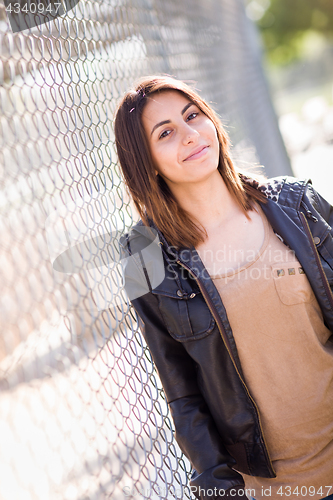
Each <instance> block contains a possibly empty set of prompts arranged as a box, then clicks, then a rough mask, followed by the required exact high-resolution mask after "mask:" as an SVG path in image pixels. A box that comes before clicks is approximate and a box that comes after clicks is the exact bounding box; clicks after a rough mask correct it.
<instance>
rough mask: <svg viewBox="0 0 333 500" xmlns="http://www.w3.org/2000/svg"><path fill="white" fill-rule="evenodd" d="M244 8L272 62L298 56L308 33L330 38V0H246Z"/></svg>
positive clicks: (332, 22) (332, 2) (332, 14)
mask: <svg viewBox="0 0 333 500" xmlns="http://www.w3.org/2000/svg"><path fill="white" fill-rule="evenodd" d="M246 10H247V14H248V16H249V17H250V18H251V19H253V20H254V21H256V23H257V25H258V27H259V29H260V31H261V33H262V37H263V40H264V45H265V48H266V50H267V52H268V57H269V59H270V61H271V62H273V63H277V64H283V63H288V62H290V61H291V60H293V59H295V58H297V57H299V56H300V54H301V52H302V46H303V41H304V39H305V38H306V37H307V35H308V34H309V33H311V32H312V33H313V32H317V33H320V34H322V35H324V36H327V37H332V38H333V0H249V1H248V2H247V9H246Z"/></svg>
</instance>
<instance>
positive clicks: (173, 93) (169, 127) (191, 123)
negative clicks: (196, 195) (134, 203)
mask: <svg viewBox="0 0 333 500" xmlns="http://www.w3.org/2000/svg"><path fill="white" fill-rule="evenodd" d="M142 121H143V126H144V130H145V133H146V135H147V138H148V142H149V145H150V151H151V155H152V158H153V161H154V163H155V168H156V173H159V174H160V175H161V176H162V177H163V178H164V179H165V181H166V182H167V184H168V185H169V187H170V188H171V189H172V187H173V186H174V185H175V184H182V183H184V184H188V183H193V182H202V181H203V180H205V179H206V178H208V177H209V176H210V175H212V173H213V172H216V170H217V167H218V163H219V143H218V139H217V133H216V129H215V125H214V124H213V122H212V121H211V120H210V119H209V118H208V117H207V116H206V115H205V114H204V113H203V112H202V111H201V110H200V109H199V108H198V107H197V106H196V105H195V104H193V103H192V101H190V100H189V99H188V98H187V97H185V96H184V94H182V93H181V92H178V91H177V90H165V91H162V92H161V93H156V94H154V95H152V96H151V97H150V98H149V99H148V103H147V104H146V106H145V108H144V110H143V113H142Z"/></svg>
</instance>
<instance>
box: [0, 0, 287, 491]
mask: <svg viewBox="0 0 333 500" xmlns="http://www.w3.org/2000/svg"><path fill="white" fill-rule="evenodd" d="M0 45H1V48H0V51H1V59H0V64H1V66H0V69H1V71H0V82H1V87H0V109H1V111H0V114H1V116H0V123H1V132H0V140H1V146H0V155H1V162H0V163H1V166H0V210H1V219H0V225H1V229H0V234H1V240H0V241H1V243H0V245H1V250H0V262H1V266H0V282H1V288H2V294H1V323H2V325H1V332H2V333H1V337H0V388H1V395H0V442H1V446H0V498H1V500H88V499H89V500H101V499H109V498H112V499H114V500H120V499H121V500H122V499H123V498H125V497H126V498H138V497H139V498H161V499H170V498H179V499H180V498H181V499H183V498H191V493H190V491H189V487H188V476H189V473H190V464H189V462H188V461H187V459H186V458H185V457H184V456H183V455H182V453H181V451H180V449H179V448H178V445H177V443H176V442H175V439H174V435H173V427H172V426H173V424H172V421H171V419H170V415H169V411H168V407H167V405H166V402H165V398H164V396H163V391H162V387H161V384H160V381H159V379H158V376H157V374H156V372H155V371H154V368H153V365H152V361H151V358H150V355H149V351H148V350H147V349H146V346H145V344H144V340H143V338H142V337H141V335H140V332H139V331H138V324H137V320H136V316H135V313H134V311H133V309H132V308H131V307H130V304H129V302H128V300H127V298H126V296H125V292H124V290H123V287H122V279H121V271H120V269H119V265H118V264H117V255H116V254H117V246H116V245H110V244H109V243H110V235H121V234H124V233H125V232H127V231H128V230H129V228H130V227H131V225H132V224H133V220H136V217H137V216H136V214H135V213H134V212H133V210H132V208H131V204H130V200H129V198H128V196H127V194H126V191H125V190H124V186H123V184H122V181H121V177H120V174H119V168H118V166H117V159H116V156H115V151H114V147H113V141H114V136H113V130H112V119H113V114H114V110H115V106H116V104H117V101H118V99H119V97H120V96H121V95H122V94H123V92H124V91H125V90H127V88H128V87H129V86H130V85H131V84H132V82H133V80H134V79H136V78H137V77H140V76H142V75H145V74H154V73H155V74H157V73H159V74H160V73H168V74H171V75H174V76H177V77H179V78H181V79H185V80H187V81H194V82H196V87H197V88H198V89H199V90H200V91H201V94H202V95H203V96H204V97H205V98H206V99H207V100H208V101H210V102H211V103H212V105H213V107H214V108H215V109H216V110H217V111H218V112H219V113H220V115H221V116H222V119H223V122H224V123H225V124H226V126H227V127H228V130H229V133H230V135H231V137H232V142H233V144H234V156H235V157H236V158H237V159H238V161H239V162H243V166H247V165H249V164H250V163H253V162H259V163H263V164H265V166H266V172H267V174H268V175H272V174H273V175H279V174H283V173H287V174H288V173H290V166H289V161H288V159H287V156H286V153H285V150H284V147H283V144H282V141H281V137H280V135H279V132H278V128H277V124H276V120H275V115H274V112H273V109H272V106H271V102H270V98H269V94H268V90H267V87H266V83H265V80H264V77H263V73H262V70H261V66H260V54H259V51H258V44H257V40H256V35H255V32H254V28H253V26H252V25H251V24H250V23H249V21H248V20H247V18H246V16H245V11H244V6H243V4H242V2H241V1H240V0H205V1H202V0H183V1H182V2H179V1H176V0H169V1H168V2H165V1H162V0H105V1H103V2H102V1H99V0H86V1H84V2H83V1H82V0H80V2H79V3H78V4H77V5H76V6H75V7H74V8H73V9H72V10H71V11H69V12H68V13H67V14H66V15H64V16H60V17H58V18H57V19H55V20H53V21H52V22H51V23H46V24H43V25H41V26H39V27H35V28H31V29H30V30H26V31H23V32H17V33H13V32H12V31H11V28H10V26H9V23H8V20H7V17H6V12H5V7H4V5H3V4H2V5H0Z"/></svg>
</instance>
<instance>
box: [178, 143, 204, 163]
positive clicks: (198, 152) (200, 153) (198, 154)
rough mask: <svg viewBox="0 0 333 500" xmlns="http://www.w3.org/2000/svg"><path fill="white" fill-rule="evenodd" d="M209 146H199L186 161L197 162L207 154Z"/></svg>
mask: <svg viewBox="0 0 333 500" xmlns="http://www.w3.org/2000/svg"><path fill="white" fill-rule="evenodd" d="M208 148H209V146H199V147H198V148H196V149H195V151H194V152H193V153H191V154H190V155H189V156H188V157H187V158H185V160H184V161H188V160H196V159H197V158H201V157H202V156H203V155H204V154H206V153H207V149H208Z"/></svg>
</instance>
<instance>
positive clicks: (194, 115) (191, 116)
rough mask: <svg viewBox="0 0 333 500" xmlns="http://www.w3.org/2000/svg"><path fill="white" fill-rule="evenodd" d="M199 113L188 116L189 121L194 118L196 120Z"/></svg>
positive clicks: (195, 112)
mask: <svg viewBox="0 0 333 500" xmlns="http://www.w3.org/2000/svg"><path fill="white" fill-rule="evenodd" d="M198 114H199V113H198V112H197V111H194V112H193V113H191V114H190V115H188V117H187V119H188V120H193V118H195V117H196V116H198Z"/></svg>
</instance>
